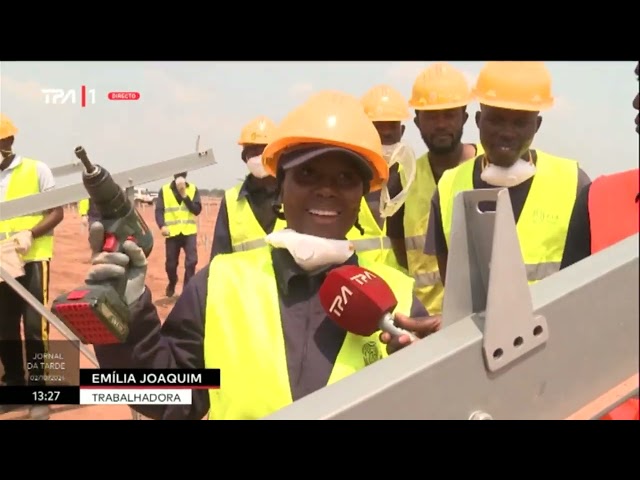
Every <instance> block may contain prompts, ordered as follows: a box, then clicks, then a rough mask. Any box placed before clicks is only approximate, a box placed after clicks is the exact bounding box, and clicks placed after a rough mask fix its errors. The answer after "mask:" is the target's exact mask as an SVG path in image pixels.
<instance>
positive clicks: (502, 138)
mask: <svg viewBox="0 0 640 480" xmlns="http://www.w3.org/2000/svg"><path fill="white" fill-rule="evenodd" d="M474 94H475V97H476V98H477V99H478V101H479V102H480V107H481V109H480V111H479V112H477V114H476V124H477V126H478V129H479V131H480V141H481V142H482V146H483V147H484V150H485V153H484V154H483V155H478V156H477V157H476V158H475V159H474V160H473V161H470V162H465V163H463V164H462V165H460V166H458V167H456V168H454V169H452V170H448V171H447V172H445V173H444V175H443V176H442V178H441V179H440V182H439V183H438V188H437V190H436V193H435V194H434V197H433V199H432V201H431V218H430V220H429V228H428V231H427V236H426V241H425V253H428V254H431V255H436V256H437V258H438V266H439V269H440V277H441V278H442V281H443V282H444V281H445V276H446V267H447V258H448V245H449V235H450V232H451V220H452V215H453V200H454V198H455V196H456V195H457V194H458V193H460V192H463V191H466V190H475V189H482V188H501V187H506V188H508V189H509V196H510V199H511V204H512V206H513V214H514V217H515V220H516V225H517V232H518V238H519V240H520V248H521V250H522V255H523V258H524V263H525V265H526V269H527V277H528V279H529V283H534V282H536V281H539V280H542V279H543V278H545V277H547V276H549V275H551V274H552V273H554V272H557V271H558V270H559V269H560V261H561V259H562V252H563V250H564V245H565V241H566V237H567V229H568V227H569V219H570V217H571V211H572V210H573V206H574V203H575V201H576V197H577V194H578V192H579V191H580V189H581V188H582V187H584V186H585V185H586V184H588V183H589V181H590V180H589V177H588V176H587V174H586V173H585V172H583V171H582V169H581V168H580V167H579V165H578V162H577V161H575V160H571V159H567V158H561V157H557V156H555V155H550V154H548V153H546V152H543V151H542V150H538V149H531V148H530V147H531V144H532V143H533V139H534V137H535V134H536V133H537V132H538V129H539V128H540V125H541V123H542V117H541V116H540V112H541V111H542V110H546V109H549V108H551V107H552V106H553V95H552V91H551V75H550V74H549V72H548V71H547V69H546V67H545V65H544V63H543V62H488V63H487V64H486V65H485V66H484V68H483V69H482V71H481V72H480V75H479V77H478V80H477V83H476V85H475V88H474ZM481 208H484V209H485V210H486V209H487V208H489V209H491V208H495V205H494V206H488V205H485V206H481Z"/></svg>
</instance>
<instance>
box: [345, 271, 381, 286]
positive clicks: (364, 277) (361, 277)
mask: <svg viewBox="0 0 640 480" xmlns="http://www.w3.org/2000/svg"><path fill="white" fill-rule="evenodd" d="M374 278H378V277H377V276H375V275H374V274H373V273H371V272H370V271H368V270H366V271H365V272H364V273H358V274H357V275H354V276H353V277H351V278H349V280H353V281H354V282H356V283H357V284H358V285H365V284H366V283H367V282H368V281H369V280H373V279H374Z"/></svg>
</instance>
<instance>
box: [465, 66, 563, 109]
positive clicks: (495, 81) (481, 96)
mask: <svg viewBox="0 0 640 480" xmlns="http://www.w3.org/2000/svg"><path fill="white" fill-rule="evenodd" d="M474 94H475V97H476V99H477V100H478V102H480V103H481V104H483V105H489V106H490V107H497V108H505V109H509V110H526V111H530V112H539V111H541V110H546V109H548V108H551V107H552V106H553V96H552V94H551V75H550V74H549V71H548V70H547V67H546V66H545V65H544V63H543V62H487V64H486V65H485V66H484V67H483V69H482V71H481V72H480V75H479V76H478V80H477V81H476V85H475V88H474Z"/></svg>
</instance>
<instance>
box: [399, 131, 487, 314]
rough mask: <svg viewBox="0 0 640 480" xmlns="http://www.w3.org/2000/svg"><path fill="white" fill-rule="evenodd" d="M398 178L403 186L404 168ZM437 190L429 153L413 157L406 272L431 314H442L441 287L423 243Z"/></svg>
mask: <svg viewBox="0 0 640 480" xmlns="http://www.w3.org/2000/svg"><path fill="white" fill-rule="evenodd" d="M476 152H477V154H478V155H481V154H483V153H484V150H483V149H482V145H480V144H477V145H476ZM400 179H401V180H402V184H403V185H406V182H407V181H406V177H405V172H404V170H402V169H400ZM435 191H436V181H435V179H434V177H433V172H432V171H431V165H430V163H429V157H428V154H424V155H423V156H421V157H420V158H418V159H417V160H416V176H415V178H414V180H413V183H412V184H411V187H410V189H409V194H408V195H407V198H406V200H405V203H404V238H405V248H406V250H407V266H408V267H409V275H411V276H412V277H413V278H414V279H415V281H416V291H415V294H416V297H418V299H419V300H420V301H421V302H422V304H423V305H424V306H425V308H426V309H427V311H428V312H429V313H430V314H431V315H439V314H440V313H442V299H443V296H444V286H443V285H442V281H441V280H440V271H439V269H438V261H437V259H436V257H435V256H433V255H426V254H425V253H424V244H425V239H426V235H427V225H428V224H429V214H430V213H431V198H432V197H433V194H434V193H435Z"/></svg>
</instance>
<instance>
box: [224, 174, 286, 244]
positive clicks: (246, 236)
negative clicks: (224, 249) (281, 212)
mask: <svg viewBox="0 0 640 480" xmlns="http://www.w3.org/2000/svg"><path fill="white" fill-rule="evenodd" d="M241 188H242V185H241V184H240V185H236V186H235V187H233V188H230V189H228V190H227V191H226V192H225V194H224V196H225V203H226V204H227V218H228V220H229V235H230V236H231V247H232V248H233V251H234V252H243V251H247V250H253V249H255V248H260V247H264V246H265V245H266V243H265V241H264V238H265V237H266V236H267V234H268V233H271V232H268V233H267V232H265V231H264V229H263V228H262V226H261V225H260V222H258V219H257V218H256V215H255V214H254V213H253V210H252V209H251V204H250V203H249V201H248V200H247V199H246V198H238V195H239V193H240V189H241ZM286 226H287V222H285V221H284V220H281V219H279V218H278V219H277V220H276V223H275V225H274V227H273V231H274V232H277V231H278V230H282V229H284V228H286Z"/></svg>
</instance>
